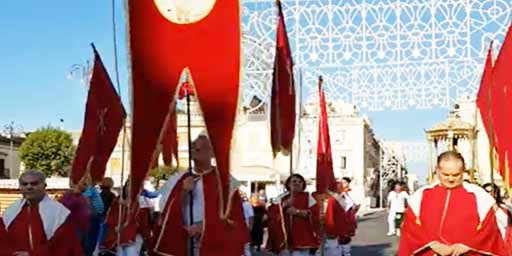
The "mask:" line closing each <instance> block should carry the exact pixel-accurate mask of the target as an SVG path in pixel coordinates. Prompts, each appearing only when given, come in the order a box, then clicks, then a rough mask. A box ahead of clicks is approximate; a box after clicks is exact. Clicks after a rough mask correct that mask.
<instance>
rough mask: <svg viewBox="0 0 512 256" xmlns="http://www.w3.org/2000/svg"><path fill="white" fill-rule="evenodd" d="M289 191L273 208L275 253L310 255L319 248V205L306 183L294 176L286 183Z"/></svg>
mask: <svg viewBox="0 0 512 256" xmlns="http://www.w3.org/2000/svg"><path fill="white" fill-rule="evenodd" d="M285 186H286V190H287V191H288V192H286V193H285V194H283V195H281V196H280V197H279V198H278V201H279V202H280V204H279V205H273V206H271V208H269V219H271V220H273V221H277V223H271V224H270V225H269V240H270V241H271V244H272V245H273V246H277V247H273V248H269V249H270V250H271V251H272V252H275V253H282V252H284V251H286V250H287V251H288V252H289V253H290V255H293V256H302V255H310V251H311V250H315V249H317V248H318V247H319V240H320V237H319V230H320V229H319V227H320V225H319V205H318V204H317V203H316V200H315V199H314V198H313V196H312V195H310V194H309V193H308V192H305V191H304V190H305V189H306V180H305V179H304V177H302V176H301V175H300V174H293V175H292V176H290V177H288V179H287V180H286V182H285Z"/></svg>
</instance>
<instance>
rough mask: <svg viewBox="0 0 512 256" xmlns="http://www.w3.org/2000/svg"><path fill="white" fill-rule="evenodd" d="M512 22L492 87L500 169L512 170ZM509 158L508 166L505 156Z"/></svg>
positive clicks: (492, 106)
mask: <svg viewBox="0 0 512 256" xmlns="http://www.w3.org/2000/svg"><path fill="white" fill-rule="evenodd" d="M510 67H512V24H511V26H510V27H509V29H508V32H507V35H506V36H505V40H504V41H503V45H502V46H501V50H500V53H499V55H498V58H497V59H496V63H495V65H494V70H493V74H494V79H495V80H494V81H495V84H494V86H493V87H492V89H491V115H492V122H493V125H494V130H495V131H496V136H495V138H496V145H495V146H496V148H497V150H498V155H499V162H500V164H499V169H500V172H501V173H504V171H505V169H508V170H509V171H510V170H512V168H511V167H512V166H511V165H512V161H511V160H512V152H511V150H512V118H511V116H512V72H510V71H511V70H510ZM507 157H508V159H509V161H508V162H509V166H507V167H508V168H506V167H505V158H507Z"/></svg>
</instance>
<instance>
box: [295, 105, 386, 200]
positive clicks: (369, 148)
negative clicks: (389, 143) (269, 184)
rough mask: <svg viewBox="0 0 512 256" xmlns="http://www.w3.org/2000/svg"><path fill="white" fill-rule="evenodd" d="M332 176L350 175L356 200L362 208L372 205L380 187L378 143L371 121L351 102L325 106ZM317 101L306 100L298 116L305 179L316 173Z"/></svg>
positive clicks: (300, 168) (300, 164) (312, 176)
mask: <svg viewBox="0 0 512 256" xmlns="http://www.w3.org/2000/svg"><path fill="white" fill-rule="evenodd" d="M327 111H328V116H329V132H330V138H331V147H332V155H333V156H332V157H333V167H334V175H335V177H336V178H342V177H349V178H350V179H351V180H352V183H351V187H352V190H353V191H354V192H355V194H356V195H357V198H356V200H358V201H359V202H361V204H362V207H363V208H367V207H370V206H372V205H373V206H375V205H376V204H375V202H376V201H377V198H376V197H377V195H378V187H379V183H378V182H379V178H378V177H379V167H380V144H379V142H378V140H377V139H376V138H375V135H374V133H373V129H372V126H371V122H370V121H369V119H368V118H366V117H364V116H361V115H359V113H358V112H357V109H356V107H355V106H354V105H352V104H347V103H344V102H340V101H335V102H331V103H329V104H328V106H327ZM317 113H318V103H314V102H312V103H307V104H305V106H304V111H303V113H302V116H301V121H300V124H301V128H300V133H301V134H300V136H299V141H300V142H299V143H300V150H299V152H300V157H299V164H298V170H297V171H298V172H299V173H302V174H304V175H305V176H306V177H307V178H308V179H314V178H315V174H316V148H317V139H318V114H317Z"/></svg>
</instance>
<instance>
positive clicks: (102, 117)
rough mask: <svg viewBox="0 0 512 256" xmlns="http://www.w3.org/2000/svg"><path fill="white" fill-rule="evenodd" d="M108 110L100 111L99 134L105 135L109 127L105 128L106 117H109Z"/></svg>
mask: <svg viewBox="0 0 512 256" xmlns="http://www.w3.org/2000/svg"><path fill="white" fill-rule="evenodd" d="M107 111H108V108H102V109H98V127H97V129H98V133H99V134H100V135H103V134H105V132H106V131H107V127H106V126H105V116H106V115H107Z"/></svg>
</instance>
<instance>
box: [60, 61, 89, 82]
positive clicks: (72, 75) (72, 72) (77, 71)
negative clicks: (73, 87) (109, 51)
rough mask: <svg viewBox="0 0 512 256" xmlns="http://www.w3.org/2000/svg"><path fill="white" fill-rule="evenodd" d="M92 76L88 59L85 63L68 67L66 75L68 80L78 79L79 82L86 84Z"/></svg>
mask: <svg viewBox="0 0 512 256" xmlns="http://www.w3.org/2000/svg"><path fill="white" fill-rule="evenodd" d="M91 76H92V65H91V62H90V61H86V62H85V64H73V65H71V67H70V68H69V72H68V75H67V76H66V77H67V78H68V79H69V80H80V84H81V85H83V86H88V85H89V81H90V80H91Z"/></svg>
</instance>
